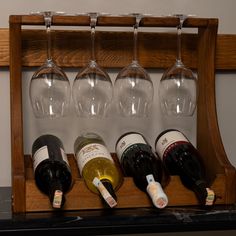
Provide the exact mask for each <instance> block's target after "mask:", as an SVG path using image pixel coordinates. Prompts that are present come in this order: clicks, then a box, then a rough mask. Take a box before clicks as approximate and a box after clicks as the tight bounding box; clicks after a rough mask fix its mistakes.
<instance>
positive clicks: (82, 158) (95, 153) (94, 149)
mask: <svg viewBox="0 0 236 236" xmlns="http://www.w3.org/2000/svg"><path fill="white" fill-rule="evenodd" d="M96 157H101V158H107V159H109V160H111V161H112V162H114V161H113V159H112V157H111V154H110V153H109V151H108V150H107V148H106V147H105V146H104V145H102V144H99V143H90V144H88V145H85V146H84V147H83V148H81V149H80V151H79V152H78V153H77V154H76V160H77V164H78V167H79V170H80V174H82V170H83V168H84V166H85V164H86V163H87V162H88V161H90V160H92V159H94V158H96Z"/></svg>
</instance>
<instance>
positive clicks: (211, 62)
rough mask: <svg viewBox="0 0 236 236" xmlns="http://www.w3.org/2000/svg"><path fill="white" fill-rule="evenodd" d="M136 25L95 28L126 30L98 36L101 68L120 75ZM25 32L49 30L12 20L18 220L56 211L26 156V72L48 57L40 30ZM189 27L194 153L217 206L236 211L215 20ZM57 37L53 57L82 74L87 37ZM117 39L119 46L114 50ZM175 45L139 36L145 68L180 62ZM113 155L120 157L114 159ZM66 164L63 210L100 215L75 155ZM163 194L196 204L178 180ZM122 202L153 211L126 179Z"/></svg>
mask: <svg viewBox="0 0 236 236" xmlns="http://www.w3.org/2000/svg"><path fill="white" fill-rule="evenodd" d="M134 23H135V18H134V17H125V16H122V17H121V16H109V15H108V16H99V17H98V21H97V26H98V27H99V26H102V27H107V29H109V27H124V30H122V31H114V32H109V30H106V31H99V32H97V33H96V54H97V55H98V56H97V60H98V61H99V63H100V64H101V66H104V67H106V68H121V67H123V66H125V65H127V64H128V63H129V62H130V59H131V58H132V35H131V34H132V33H130V32H126V31H125V29H126V28H127V27H132V26H133V24H134ZM178 23H179V22H178V19H177V18H174V17H151V16H146V17H144V18H143V19H142V20H141V22H140V27H153V28H155V29H156V28H158V27H176V26H177V24H178ZM89 24H90V20H89V17H88V16H69V15H65V16H59V15H58V16H53V21H52V26H53V25H57V26H65V27H66V26H89ZM25 25H29V26H34V25H44V19H43V16H39V15H37V16H36V15H11V16H10V17H9V31H10V88H11V143H12V144H11V145H12V208H13V212H15V213H19V212H33V211H52V208H51V206H50V203H49V201H48V199H47V197H46V196H44V195H43V194H42V193H40V191H39V190H38V189H37V187H36V186H35V183H34V179H33V170H32V163H31V158H30V156H29V155H27V154H25V153H24V151H23V130H24V127H23V111H22V70H23V67H25V66H30V67H32V66H39V65H41V64H42V62H43V61H44V60H45V56H46V54H45V48H46V44H44V40H45V39H43V38H44V33H43V31H42V30H39V29H23V27H22V26H25ZM184 27H189V28H197V29H198V32H197V33H196V34H186V35H185V34H183V40H182V46H183V50H182V57H183V61H184V62H185V64H186V65H187V66H188V67H190V68H193V69H196V70H197V73H198V82H199V100H198V104H197V106H198V109H197V147H198V149H199V151H200V152H201V153H202V156H203V157H204V164H205V165H206V169H207V175H208V178H209V180H210V181H211V184H212V188H213V189H214V190H215V192H216V194H217V196H218V198H217V200H216V204H233V203H235V201H236V188H235V186H236V178H235V173H236V171H235V168H234V167H233V166H232V165H231V164H230V162H229V161H228V159H227V156H226V153H225V151H224V147H223V144H222V140H221V136H220V132H219V127H218V122H217V114H216V100H215V54H216V40H217V29H218V19H215V18H197V17H195V18H188V19H187V20H186V21H185V22H184ZM78 28H79V27H78ZM157 31H158V30H157ZM52 33H53V35H52V38H54V39H55V40H54V41H53V42H54V43H53V44H52V49H53V52H52V53H53V57H54V58H55V60H56V62H57V64H58V65H59V66H61V67H80V66H82V65H83V63H85V62H86V61H87V58H85V57H89V55H90V48H89V46H90V45H89V44H88V42H86V40H85V38H86V39H88V37H89V36H88V32H86V31H81V30H61V29H58V30H54V32H52ZM79 36H81V37H79ZM82 36H83V37H82ZM87 36H88V37H87ZM42 39H43V40H42ZM68 40H71V41H73V40H74V41H73V42H76V43H68ZM119 40H120V41H121V44H119V43H117V42H119ZM175 40H176V35H175V34H171V33H158V32H156V30H155V31H154V32H153V31H152V32H140V33H139V45H138V47H139V61H140V64H142V65H143V66H144V67H146V68H167V67H169V66H170V65H171V64H172V63H173V61H174V59H175V55H176V46H175V45H176V41H175ZM88 41H89V40H88ZM38 42H40V43H38ZM79 45H83V47H82V46H81V48H79ZM84 45H85V46H84ZM121 45H122V46H124V47H122V46H121ZM173 45H174V46H173ZM80 49H81V51H80ZM59 52H60V53H59ZM61 55H63V56H61ZM81 55H82V57H81ZM81 58H82V59H81ZM113 156H114V158H116V157H115V154H113ZM68 157H69V161H70V163H71V166H72V171H73V178H74V186H73V188H72V190H71V191H70V192H69V193H68V194H67V203H66V205H65V208H64V209H65V210H80V209H98V208H101V207H102V204H101V201H100V198H99V196H97V195H95V194H93V193H91V192H90V191H89V190H88V189H87V188H86V186H85V184H84V182H83V180H82V179H81V178H80V177H79V176H78V174H77V171H76V168H77V167H76V163H75V160H74V158H73V156H72V154H68ZM165 191H166V193H167V194H168V197H169V206H178V205H197V204H198V203H197V199H196V197H195V195H194V194H193V193H192V192H191V191H189V190H187V189H186V188H185V187H183V185H182V184H181V182H180V180H179V178H178V177H176V176H172V177H171V181H170V183H169V184H168V185H167V186H166V187H165ZM117 196H118V206H117V207H119V208H127V207H151V206H152V204H151V202H150V200H149V199H148V197H147V195H146V194H145V193H143V192H141V191H140V190H138V189H137V188H136V187H135V185H134V183H133V181H132V179H131V178H129V177H125V181H124V184H123V185H122V187H121V188H120V189H119V190H118V192H117Z"/></svg>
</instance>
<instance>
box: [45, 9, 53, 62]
mask: <svg viewBox="0 0 236 236" xmlns="http://www.w3.org/2000/svg"><path fill="white" fill-rule="evenodd" d="M44 21H45V25H46V33H47V60H48V61H49V60H51V59H52V56H51V24H52V14H51V12H45V13H44Z"/></svg>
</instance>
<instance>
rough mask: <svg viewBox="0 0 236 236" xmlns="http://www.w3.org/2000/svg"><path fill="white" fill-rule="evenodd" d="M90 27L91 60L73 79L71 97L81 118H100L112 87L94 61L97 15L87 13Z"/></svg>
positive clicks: (107, 104)
mask: <svg viewBox="0 0 236 236" xmlns="http://www.w3.org/2000/svg"><path fill="white" fill-rule="evenodd" d="M88 15H89V16H90V27H91V44H92V45H91V48H92V49H91V59H90V61H89V63H88V64H87V66H85V67H84V68H82V69H81V70H80V71H79V72H78V74H77V76H76V77H75V80H74V83H73V88H72V97H73V100H74V104H75V108H76V111H77V114H78V115H79V116H81V117H90V118H92V117H96V118H102V117H105V116H106V115H107V111H108V108H109V105H110V104H111V101H112V97H113V86H112V82H111V79H110V77H109V75H108V73H107V72H106V71H105V70H104V69H102V68H101V67H100V66H99V65H98V63H97V62H96V59H95V27H96V23H97V17H98V16H99V13H88Z"/></svg>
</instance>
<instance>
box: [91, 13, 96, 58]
mask: <svg viewBox="0 0 236 236" xmlns="http://www.w3.org/2000/svg"><path fill="white" fill-rule="evenodd" d="M96 23H97V14H96V13H91V14H90V27H91V48H92V50H91V60H92V61H95V27H96Z"/></svg>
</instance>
